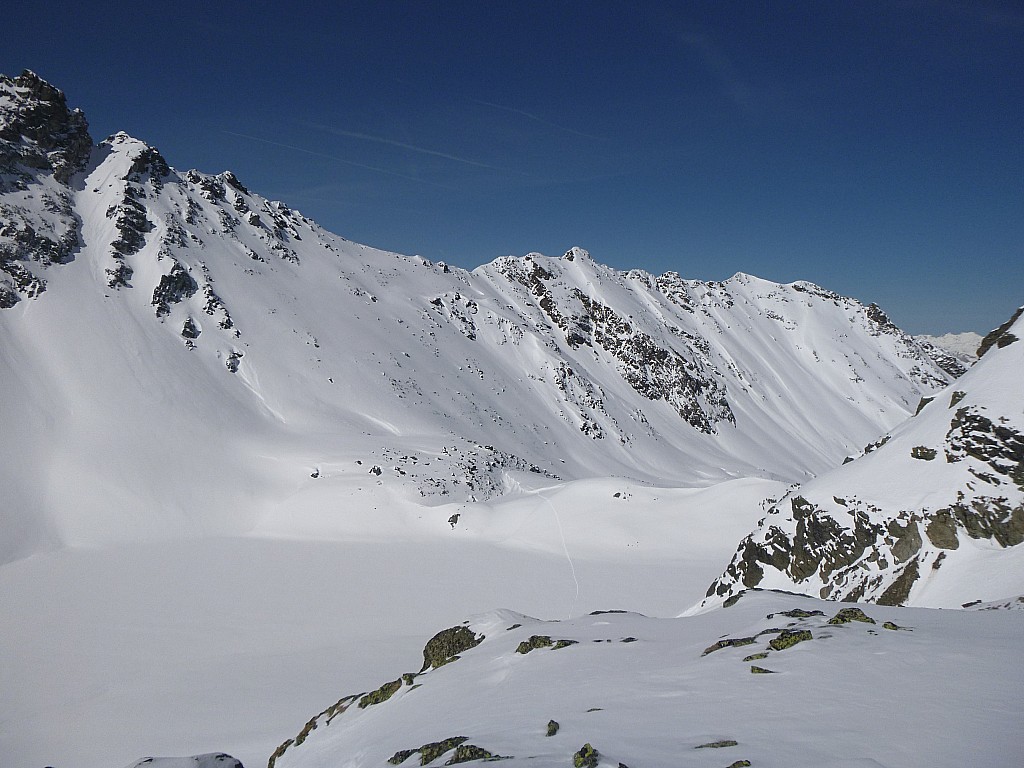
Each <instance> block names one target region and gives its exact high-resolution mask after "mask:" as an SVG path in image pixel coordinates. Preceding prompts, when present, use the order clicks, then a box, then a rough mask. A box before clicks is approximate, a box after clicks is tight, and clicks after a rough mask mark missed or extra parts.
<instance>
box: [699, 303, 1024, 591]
mask: <svg viewBox="0 0 1024 768" xmlns="http://www.w3.org/2000/svg"><path fill="white" fill-rule="evenodd" d="M1022 337H1024V316H1022V313H1021V311H1020V310H1018V311H1017V312H1016V314H1014V316H1013V318H1012V319H1011V320H1010V321H1008V322H1007V323H1006V324H1004V325H1003V326H1001V327H1000V328H998V329H996V330H995V331H993V332H992V333H991V334H990V335H989V336H988V337H986V339H985V341H984V343H983V344H982V349H983V350H984V354H983V356H982V358H981V359H980V360H979V361H978V363H977V364H976V365H975V366H974V367H972V368H971V369H970V370H969V371H968V372H967V373H966V374H964V376H963V377H961V378H960V379H959V380H958V381H957V382H956V383H954V384H952V385H950V386H949V387H948V388H947V389H946V390H944V391H942V392H940V393H938V394H936V395H935V396H934V397H933V398H928V400H926V401H924V402H923V403H922V407H921V408H920V411H919V413H918V414H917V415H915V416H914V417H913V418H911V419H908V420H907V421H906V422H904V423H903V424H901V425H900V426H898V427H897V428H896V429H894V430H893V431H892V432H891V433H889V434H888V435H886V436H885V437H883V438H882V439H881V440H879V441H878V442H877V443H875V444H873V445H871V446H869V448H868V450H866V451H865V453H864V455H862V456H860V457H859V458H857V459H856V460H855V461H852V462H851V463H848V464H844V465H843V466H841V467H838V468H837V469H835V470H832V471H831V472H826V473H824V474H822V475H819V476H818V477H816V478H814V479H813V480H811V481H809V482H807V483H804V484H803V485H801V486H799V487H796V488H794V489H791V490H790V491H789V492H788V493H787V494H786V496H785V497H783V498H782V499H781V500H780V501H779V502H778V503H777V504H774V505H773V506H772V507H771V509H769V510H768V514H767V515H766V516H765V517H764V518H763V519H762V520H760V521H759V522H758V527H757V529H756V530H755V531H754V532H753V533H751V534H750V535H749V536H747V537H746V538H745V539H744V540H743V541H742V542H741V543H740V545H739V548H738V550H737V552H736V554H735V555H734V556H733V559H732V562H731V563H730V565H729V567H728V568H727V569H726V571H725V573H724V574H723V576H722V577H721V578H719V579H718V580H717V581H716V582H715V584H713V585H712V587H711V589H710V590H709V591H708V598H709V600H711V601H714V600H721V599H724V598H727V597H728V596H729V595H731V594H735V593H736V592H737V591H739V590H741V589H742V588H743V587H744V586H745V587H752V586H762V587H770V588H780V589H794V590H799V591H801V592H807V593H810V594H819V595H820V596H821V597H830V598H833V599H844V600H849V599H855V600H872V601H879V602H883V603H889V604H902V603H909V604H913V605H928V606H936V607H955V606H958V605H961V604H962V603H965V602H969V601H975V600H996V599H998V598H1001V597H1005V596H1007V595H1012V594H1017V593H1019V592H1020V589H1021V583H1022V581H1021V580H1022V578H1024V547H1022V546H1020V544H1021V543H1022V542H1024V399H1022V397H1021V394H1022V389H1021V372H1022V371H1024V344H1022V343H1019V340H1020V339H1021V338H1022Z"/></svg>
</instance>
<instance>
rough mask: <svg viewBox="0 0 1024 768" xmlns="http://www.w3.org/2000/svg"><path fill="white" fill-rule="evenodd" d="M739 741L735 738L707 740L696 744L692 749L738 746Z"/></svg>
mask: <svg viewBox="0 0 1024 768" xmlns="http://www.w3.org/2000/svg"><path fill="white" fill-rule="evenodd" d="M738 746H739V742H738V741H736V740H735V739H722V740H720V741H709V742H707V743H706V744H698V745H697V746H696V747H694V749H722V748H724V747H738Z"/></svg>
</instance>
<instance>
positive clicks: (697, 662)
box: [270, 591, 1024, 768]
mask: <svg viewBox="0 0 1024 768" xmlns="http://www.w3.org/2000/svg"><path fill="white" fill-rule="evenodd" d="M1015 604H1016V603H1015ZM992 607H993V608H995V607H996V606H992ZM1000 607H1001V606H1000ZM1022 615H1024V614H1021V613H1020V612H1019V611H1008V610H993V611H991V612H987V613H971V614H967V613H965V612H961V611H953V612H951V611H929V610H922V609H905V608H904V609H899V608H883V607H879V606H865V607H864V608H863V609H859V608H841V606H840V605H837V604H835V603H828V602H824V601H820V600H814V599H810V598H806V597H799V596H794V595H786V594H782V593H772V592H757V591H754V592H748V593H744V594H743V595H742V597H741V599H739V601H738V603H736V604H735V605H733V606H732V607H729V608H724V609H723V608H720V609H717V610H714V611H711V612H709V613H704V614H701V615H698V616H693V617H689V618H680V619H655V618H649V617H646V616H642V615H639V614H636V613H628V612H625V611H598V612H595V613H593V614H591V615H589V616H584V617H580V618H577V619H573V620H570V621H539V620H537V619H534V618H530V617H528V616H523V615H521V614H516V613H513V612H511V611H497V612H493V613H490V614H487V615H484V616H478V617H475V618H473V619H471V620H469V621H467V622H466V626H464V627H462V630H463V631H464V632H465V633H466V634H467V635H469V636H470V637H473V636H474V635H475V636H476V637H477V638H478V639H479V644H478V645H476V646H475V647H472V648H470V649H468V650H466V651H464V652H462V653H460V654H459V656H458V657H456V658H455V659H454V660H452V661H451V662H450V663H447V664H445V665H444V666H441V667H439V668H436V669H430V670H429V671H426V672H420V673H415V672H409V673H406V674H402V675H399V674H398V672H399V670H395V677H396V679H395V680H393V681H391V683H390V687H389V688H388V690H389V691H390V693H389V695H388V697H387V698H386V699H379V698H374V699H373V702H374V703H372V704H370V705H368V706H362V704H363V702H366V701H367V700H368V699H367V697H368V696H371V695H372V694H366V693H355V694H350V695H346V696H344V697H342V698H341V699H340V700H339V701H338V702H337V703H335V704H333V705H331V706H330V707H328V708H327V709H326V710H324V711H323V712H322V713H321V714H319V715H317V716H314V717H313V718H311V719H310V720H309V721H308V722H307V723H306V725H305V727H304V728H303V729H302V730H301V732H300V733H298V734H297V735H296V736H295V737H293V738H290V739H288V740H286V741H284V743H283V744H282V745H281V746H280V747H279V748H278V749H277V751H276V752H275V753H274V754H273V756H272V757H271V760H270V766H271V768H321V767H322V766H329V765H337V764H340V763H344V764H345V765H349V766H353V768H357V767H361V766H374V767H379V768H387V767H388V766H389V765H391V766H394V765H403V766H411V765H427V764H431V765H454V764H458V763H460V762H463V761H465V760H470V759H481V758H483V759H488V760H501V761H506V760H507V761H509V765H512V766H515V765H518V764H523V765H543V766H558V765H563V766H568V765H573V764H575V765H577V766H580V765H586V764H589V765H607V766H615V765H620V766H622V765H628V766H629V765H641V766H643V765H649V766H654V765H658V766H660V765H673V766H695V767H696V766H715V765H718V766H727V765H730V766H751V765H753V766H757V765H875V766H892V767H893V768H895V767H896V766H900V768H912V767H913V766H922V767H924V766H934V765H959V764H963V763H970V764H972V765H973V764H993V765H996V764H1000V763H1002V762H1005V761H1006V760H1008V759H1009V760H1012V759H1013V758H1014V757H1015V756H1016V755H1017V754H1019V750H1020V748H1021V747H1022V746H1024V742H1022V741H1021V736H1020V733H1019V728H1017V722H1016V720H1015V714H1016V711H1017V707H1016V704H1017V702H1018V701H1019V691H1020V685H1021V683H1022V682H1024V677H1022V674H1021V672H1020V671H1019V665H1018V664H1017V663H1016V661H1015V659H1016V654H1017V653H1019V651H1020V649H1021V642H1020V634H1019V633H1020V630H1021V623H1022V622H1021V616H1022ZM524 648H525V649H526V650H527V652H524ZM965 653H968V654H970V656H971V658H972V662H971V663H970V664H964V663H963V662H962V658H963V654H965ZM908 659H913V660H914V661H913V662H912V663H908V662H907V660H908ZM415 664H416V660H415V659H409V667H410V668H412V667H414V666H415ZM979 691H984V692H985V695H984V696H982V697H979V696H978V692H979ZM357 705H358V706H357ZM952 713H957V714H956V716H947V715H949V714H952ZM968 713H970V714H969V715H968ZM939 723H941V724H942V727H936V725H937V724H939ZM471 747H472V748H471ZM574 755H582V756H583V757H584V758H585V757H588V756H589V757H592V762H589V763H587V762H584V760H583V759H577V760H576V762H575V763H574V762H573V761H574Z"/></svg>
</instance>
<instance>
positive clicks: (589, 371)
mask: <svg viewBox="0 0 1024 768" xmlns="http://www.w3.org/2000/svg"><path fill="white" fill-rule="evenodd" d="M0 137H2V144H0V166H2V176H0V179H2V182H0V183H2V188H0V189H2V191H0V215H2V217H3V224H2V229H0V275H2V276H3V280H2V281H0V304H2V305H3V306H4V309H3V310H2V311H0V335H2V338H3V345H2V349H0V386H2V387H3V391H4V392H5V393H6V396H5V398H4V399H3V405H2V406H0V408H2V409H3V410H2V417H3V420H4V423H5V425H6V435H7V439H6V440H5V441H4V443H3V449H2V451H3V452H2V454H0V466H2V467H3V470H2V472H3V475H2V480H3V483H4V486H5V488H6V489H7V495H8V499H10V500H11V502H12V503H11V504H9V505H8V506H7V507H6V509H5V510H4V512H3V514H4V519H3V520H2V521H0V524H2V527H3V530H4V531H5V532H7V535H5V536H4V537H3V540H2V541H3V543H2V545H0V562H2V561H9V560H11V559H13V558H17V557H21V556H24V555H26V554H28V553H31V552H33V551H37V550H39V549H41V548H48V547H54V546H62V545H68V544H70V545H75V544H90V543H97V542H105V541H110V540H133V539H139V538H143V539H147V538H154V537H157V538H161V537H175V536H192V535H197V534H198V535H206V534H218V533H220V534H235V533H239V532H245V531H251V530H254V529H259V530H263V531H267V532H274V533H281V532H287V533H291V534H295V535H302V534H305V533H308V532H310V531H315V532H316V533H317V535H326V534H329V533H330V532H331V531H335V532H338V531H341V532H342V533H343V534H344V535H348V534H349V533H350V532H351V528H352V526H353V523H352V518H351V517H341V516H339V515H337V514H336V513H335V512H334V511H333V510H334V509H335V508H336V503H337V499H339V498H345V499H346V503H348V504H349V506H350V507H356V508H365V509H367V510H369V509H370V508H372V507H374V506H378V502H377V499H379V498H380V496H381V494H382V493H384V494H390V495H393V496H395V497H397V498H400V499H405V500H412V501H415V502H417V503H418V504H421V505H432V504H438V503H449V502H469V501H473V500H486V499H489V498H494V497H496V496H500V495H501V494H503V493H506V492H508V491H509V490H512V489H514V488H515V487H517V486H516V483H517V482H518V481H517V480H516V477H517V475H519V474H522V473H528V474H533V475H536V476H539V477H545V478H549V479H558V480H573V479H580V478H587V477H608V476H619V477H625V478H629V479H632V480H635V481H638V482H643V483H654V484H662V485H673V486H690V487H692V486H708V485H710V484H713V483H717V482H721V481H723V480H728V479H733V478H741V477H762V478H769V479H774V480H781V481H785V482H796V481H802V480H805V479H807V478H809V477H811V476H813V475H815V474H818V473H820V472H821V471H823V470H825V469H828V468H830V467H832V466H834V465H835V464H837V463H839V462H840V461H841V460H842V458H843V457H844V456H846V455H847V454H849V453H851V452H853V451H855V450H856V449H857V448H858V447H859V446H862V445H864V444H865V443H867V442H869V441H871V440H873V439H875V438H876V437H877V436H878V435H879V434H881V433H882V432H884V431H886V430H887V429H890V428H892V427H893V426H895V425H896V424H898V423H899V422H901V421H902V420H903V419H904V418H906V416H908V415H909V414H910V413H912V412H913V409H914V408H915V407H916V405H917V403H918V402H919V400H920V398H921V397H922V396H924V395H929V394H931V393H933V392H934V391H935V390H937V389H939V388H941V387H943V386H945V385H946V384H947V383H948V382H949V381H950V380H951V378H952V376H954V375H957V374H958V373H960V372H962V370H963V369H962V367H957V366H952V367H951V366H950V365H949V361H948V360H946V359H944V358H943V357H942V356H939V355H935V354H934V350H933V349H932V348H930V347H928V346H923V345H922V344H920V343H918V342H916V341H915V340H914V339H912V338H910V337H909V336H907V335H906V334H904V333H903V332H901V331H900V330H899V329H898V328H896V327H895V326H894V325H893V324H892V323H891V322H890V321H889V320H888V318H887V317H886V316H885V314H884V313H883V312H882V311H881V310H880V309H879V308H878V307H875V306H873V305H872V306H867V307H866V306H863V305H861V304H860V303H858V302H857V301H855V300H852V299H848V298H844V297H841V296H838V295H836V294H834V293H831V292H829V291H826V290H824V289H822V288H819V287H817V286H814V285H811V284H809V283H800V282H798V283H794V284H791V285H778V284H774V283H769V282H766V281H763V280H759V279H757V278H755V277H751V276H749V275H743V274H738V275H736V276H735V277H733V278H731V279H729V280H727V281H725V282H700V281H692V280H684V279H683V278H681V277H680V276H678V275H676V274H672V273H669V274H666V275H662V276H660V277H654V276H652V275H649V274H647V273H644V272H641V271H630V272H618V271H615V270H613V269H610V268H608V267H605V266H602V265H600V264H598V263H596V262H595V261H593V260H592V259H591V258H590V256H589V255H588V254H587V253H586V252H585V251H583V250H581V249H579V248H573V249H571V250H569V251H568V252H567V253H566V254H565V255H564V256H562V257H559V258H549V257H545V256H541V255H539V254H530V255H527V256H524V257H506V258H501V259H498V260H496V261H494V262H492V263H490V264H487V265H485V266H483V267H480V268H479V269H476V270H474V271H473V272H466V271H463V270H460V269H453V268H449V267H448V266H446V265H444V264H440V263H438V264H434V263H430V262H428V261H426V260H424V259H422V258H418V257H408V256H401V255H398V254H393V253H385V252H382V251H378V250H375V249H372V248H368V247H366V246H361V245H357V244H354V243H350V242H348V241H346V240H345V239H343V238H341V237H338V236H336V235H333V234H331V233H329V232H326V231H324V230H322V229H321V228H320V227H318V226H317V225H316V224H315V223H314V222H312V221H310V220H308V219H306V218H305V217H303V216H302V215H301V214H299V213H298V212H296V211H293V210H291V209H289V208H288V207H287V206H285V205H283V204H282V203H277V202H270V201H268V200H265V199H264V198H261V197H259V196H258V195H256V194H254V193H252V192H250V191H249V190H248V189H246V187H245V186H244V185H243V184H242V183H241V182H240V181H239V180H238V179H237V178H236V177H235V176H234V175H233V174H231V173H222V174H220V175H208V174H204V173H200V172H198V171H188V172H186V173H179V172H177V171H175V170H174V169H173V168H171V167H170V166H169V164H168V163H167V162H166V161H165V160H164V158H163V157H161V155H160V154H159V152H158V151H157V150H156V149H154V148H152V147H149V146H147V145H146V144H144V143H143V142H141V141H138V140H136V139H133V138H131V137H129V136H127V135H125V134H116V135H114V136H111V137H110V138H108V139H106V140H105V141H103V142H101V143H100V144H99V145H97V146H92V142H91V139H89V137H88V133H87V127H86V122H85V118H84V117H83V116H82V114H81V113H80V112H78V111H71V110H69V109H68V107H67V105H66V102H65V98H64V96H63V94H61V93H60V92H59V91H58V90H56V89H55V88H53V87H52V86H50V85H49V84H47V83H45V82H43V81H42V80H41V79H39V78H38V77H37V76H35V75H33V74H31V73H27V72H26V73H24V74H23V75H21V76H20V77H17V78H14V79H10V78H4V79H3V80H2V82H0ZM944 368H945V370H944ZM378 517H379V515H378ZM446 520H447V516H445V517H444V518H443V519H442V520H441V524H444V521H446ZM364 524H366V523H365V521H363V522H359V523H355V527H356V528H357V529H358V528H359V527H360V526H363V525H364ZM378 524H379V523H378Z"/></svg>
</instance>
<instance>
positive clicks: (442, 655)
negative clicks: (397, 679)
mask: <svg viewBox="0 0 1024 768" xmlns="http://www.w3.org/2000/svg"><path fill="white" fill-rule="evenodd" d="M483 639H484V636H483V635H480V636H479V637H477V635H475V634H474V633H473V631H472V630H471V629H469V628H468V627H450V628H448V629H445V630H442V631H440V632H438V633H437V634H436V635H434V636H433V637H432V638H430V640H428V641H427V644H426V645H425V646H424V647H423V666H422V667H421V668H420V672H423V671H425V670H427V669H437V668H438V667H441V666H444V665H445V664H448V663H449V662H451V661H454V660H455V659H456V658H457V656H458V654H460V653H463V652H464V651H468V650H469V649H470V648H475V647H476V646H478V645H480V643H481V642H483Z"/></svg>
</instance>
